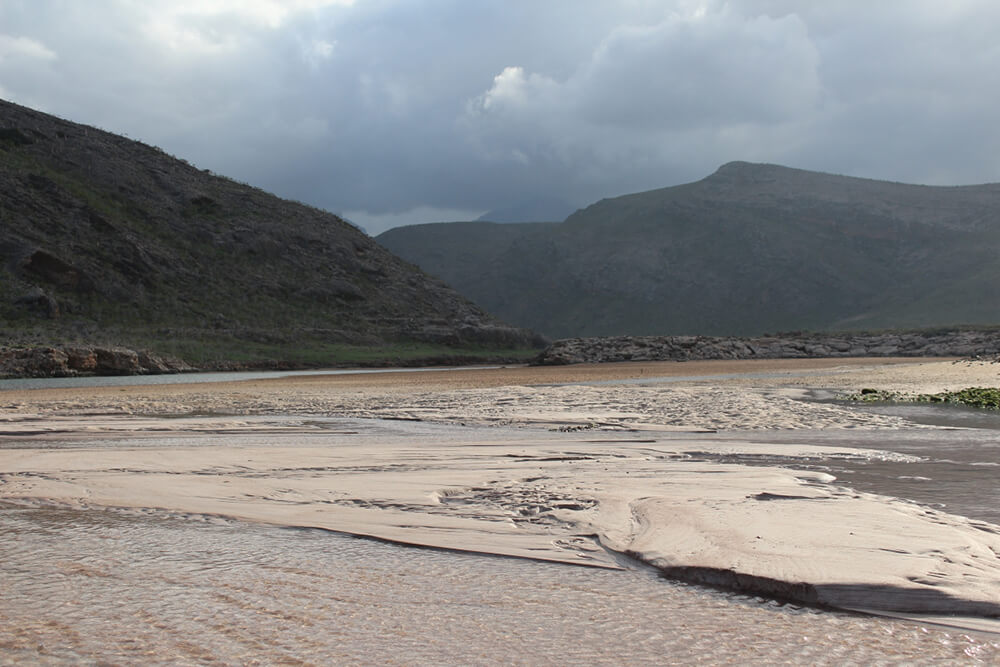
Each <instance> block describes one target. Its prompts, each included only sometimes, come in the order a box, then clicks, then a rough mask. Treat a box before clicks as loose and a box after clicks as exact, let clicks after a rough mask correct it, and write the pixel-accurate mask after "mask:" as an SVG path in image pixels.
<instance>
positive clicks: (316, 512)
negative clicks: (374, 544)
mask: <svg viewBox="0 0 1000 667" xmlns="http://www.w3.org/2000/svg"><path fill="white" fill-rule="evenodd" d="M998 382H1000V366H997V365H994V364H987V363H966V362H955V361H953V360H943V361H914V360H786V361H769V362H747V361H743V362H687V363H657V364H609V365H601V366H573V367H554V368H504V369H491V370H480V371H469V370H463V371H459V372H447V371H441V372H427V373H419V374H413V373H398V374H396V373H386V374H377V375H366V376H361V375H358V376H351V375H338V376H329V377H324V376H307V377H299V378H286V379H280V380H271V381H250V382H243V383H225V384H218V385H205V384H200V385H170V386H156V387H152V386H150V387H128V388H123V387H114V388H100V389H97V388H92V389H85V390H84V389H61V390H47V389H46V390H32V391H19V392H13V391H5V392H2V393H0V410H2V414H3V416H2V418H0V432H2V434H3V435H0V499H7V500H8V501H14V502H19V503H29V504H30V503H49V504H51V503H58V504H61V505H63V506H66V507H73V508H86V507H129V508H160V509H164V510H170V511H175V512H176V511H180V512H189V513H195V514H208V515H219V516H226V517H234V518H239V519H245V520H250V521H255V522H263V523H271V524H275V525H280V526H301V527H319V528H326V529H332V530H337V531H343V532H347V533H354V534H359V535H370V536H375V537H379V538H384V539H390V540H396V541H400V542H404V543H412V544H421V545H431V546H439V547H447V548H451V549H457V550H466V551H473V552H483V553H492V554H505V555H513V556H520V557H529V558H535V559H541V560H553V561H557V562H566V563H574V564H586V565H592V566H595V567H601V568H618V567H621V561H620V559H619V558H618V556H617V555H616V554H628V555H631V556H635V557H637V558H639V559H641V560H643V561H645V562H647V563H650V564H652V565H654V566H656V567H658V568H660V569H661V570H663V571H665V572H667V573H668V574H670V575H672V576H675V577H679V578H684V579H688V580H692V581H700V582H705V583H710V584H716V585H721V586H726V587H730V588H737V589H745V590H753V591H757V592H761V593H765V594H768V595H774V596H777V597H782V598H792V599H796V600H800V601H803V602H808V603H814V604H827V605H832V606H837V607H842V608H855V609H873V610H879V611H883V612H894V613H903V614H910V615H914V614H928V615H938V616H939V615H948V614H960V615H963V616H966V617H980V618H979V619H976V620H973V619H971V618H964V619H954V618H952V619H947V620H948V622H951V623H957V624H959V625H963V626H966V627H971V626H979V627H993V626H991V625H990V621H989V619H990V618H992V617H996V616H998V615H1000V576H998V575H1000V559H998V557H997V554H998V553H1000V528H998V527H997V526H995V525H992V524H990V523H987V522H985V521H980V520H975V519H967V518H964V517H961V516H956V515H952V514H947V513H945V512H942V511H938V510H936V509H933V508H929V507H925V506H921V505H918V504H914V503H911V502H904V501H901V500H898V499H894V498H891V497H885V496H880V495H877V494H874V493H863V492H858V491H855V490H852V489H849V488H844V487H841V486H839V485H838V484H837V483H836V480H834V479H833V478H832V476H830V475H828V474H825V473H821V472H816V471H805V470H801V469H799V470H797V469H795V468H794V467H793V466H792V464H794V462H795V461H797V460H801V459H805V458H811V459H817V458H828V459H829V458H838V459H841V460H851V459H852V457H853V458H854V459H856V460H859V461H860V460H886V461H892V460H894V459H898V458H899V457H901V456H902V455H900V454H897V453H893V452H890V451H885V450H881V449H878V448H869V449H857V448H851V447H838V446H833V445H829V446H828V445H822V444H820V445H816V444H802V443H795V442H788V441H787V439H782V438H775V440H776V441H775V442H767V441H766V440H767V438H766V433H768V432H772V431H773V432H776V433H777V432H782V433H785V432H788V431H789V430H791V429H798V430H801V431H803V432H827V431H846V430H860V431H865V432H869V431H885V432H887V433H891V432H904V431H913V430H919V429H930V428H933V427H931V426H927V425H920V424H916V423H913V422H909V421H907V420H905V419H903V418H901V417H899V416H894V415H886V414H873V413H868V412H864V411H859V410H855V409H851V408H848V407H844V406H840V405H834V404H825V403H816V402H809V401H804V400H801V399H802V398H803V397H805V396H806V395H808V394H809V393H810V392H812V391H814V390H815V389H817V388H819V389H824V390H828V391H837V390H848V389H859V388H861V387H869V386H870V387H876V388H880V389H893V390H904V391H940V390H942V389H955V388H961V387H966V386H974V385H997V384H998ZM740 432H746V433H756V434H758V435H763V436H764V437H754V438H752V439H751V438H746V439H740V437H739V433H740ZM733 455H739V456H741V457H743V458H744V459H746V458H748V457H750V458H752V457H755V456H757V457H762V458H767V460H768V461H770V462H771V463H770V464H769V465H767V466H759V465H744V464H735V463H731V462H721V461H722V459H724V458H725V457H726V456H733ZM903 458H904V459H905V456H904V457H903ZM781 461H785V462H787V463H788V464H789V465H788V466H787V467H786V466H783V465H781V464H780V462H781ZM774 462H778V463H777V464H775V463H774Z"/></svg>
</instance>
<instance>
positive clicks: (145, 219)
mask: <svg viewBox="0 0 1000 667" xmlns="http://www.w3.org/2000/svg"><path fill="white" fill-rule="evenodd" d="M26 128H30V129H26ZM0 157H2V158H3V159H2V160H0V191H2V192H3V193H4V197H3V202H2V209H0V215H2V220H0V222H2V224H0V329H2V330H4V331H6V332H7V334H8V335H7V337H6V338H5V339H4V341H3V342H4V343H5V344H8V345H10V344H18V343H25V344H41V345H58V344H60V343H66V344H75V345H88V344H90V345H98V344H100V345H122V346H126V347H132V348H136V349H139V348H143V349H150V350H152V351H156V352H160V353H164V354H169V355H172V356H175V357H179V358H181V359H184V360H186V361H189V362H190V363H192V364H195V365H203V364H219V365H222V364H225V363H227V362H231V363H252V364H266V363H268V362H274V363H276V364H282V363H284V364H292V365H308V366H316V365H344V364H350V363H356V364H361V363H383V362H385V363H388V362H391V361H392V360H396V359H398V360H400V361H401V362H407V361H410V360H414V359H418V358H424V357H437V356H442V355H445V356H447V355H451V356H454V357H455V358H459V357H465V356H470V357H476V358H479V357H490V356H493V354H494V352H495V353H496V354H497V355H502V356H505V357H507V356H510V354H512V352H511V351H512V350H521V354H523V356H529V355H531V354H533V353H534V351H535V348H536V347H538V346H539V345H540V344H541V342H542V341H541V339H539V338H537V337H533V336H532V335H531V334H530V332H526V331H524V330H521V329H515V328H513V327H510V326H507V325H505V324H503V323H501V322H499V321H497V320H496V319H494V318H493V317H491V316H490V315H489V314H487V313H486V312H484V311H483V310H482V309H480V308H479V307H477V306H476V305H475V304H473V303H471V302H469V301H468V300H467V299H465V298H463V297H462V296H460V295H459V294H457V293H456V292H455V291H454V290H452V289H451V288H450V287H448V286H447V285H445V284H444V283H442V282H441V281H440V280H436V279H434V278H431V277H430V276H428V275H426V274H424V273H423V272H421V271H420V270H418V269H417V268H416V267H414V266H412V265H410V264H407V263H406V262H403V261H401V260H399V259H398V258H397V257H395V256H394V255H392V254H391V253H389V252H388V251H387V250H385V249H384V248H382V247H381V246H379V245H378V244H377V243H375V242H374V241H373V240H372V239H371V238H370V237H368V236H366V235H365V234H363V233H362V232H360V231H359V230H357V229H356V228H355V227H353V226H351V225H349V224H347V223H345V222H344V221H342V220H341V219H340V218H338V217H336V216H334V215H333V214H331V213H326V212H323V211H320V210H318V209H316V208H312V207H308V206H303V205H301V204H296V203H294V202H289V201H285V200H281V199H279V198H277V197H275V196H273V195H270V194H267V193H266V192H263V191H261V190H259V189H256V188H252V187H248V186H245V185H241V184H239V183H236V182H234V181H232V180H230V179H226V178H220V177H218V176H215V175H212V174H210V173H207V172H205V171H202V170H200V169H196V168H194V167H192V166H190V165H187V164H186V163H184V162H183V161H181V160H177V159H175V158H172V157H170V156H168V155H166V154H165V153H163V152H162V151H159V150H156V149H154V148H151V147H149V146H146V145H144V144H140V143H138V142H134V141H130V140H127V139H124V138H122V137H119V136H115V135H112V134H108V133H105V132H102V131H100V130H96V129H94V128H87V127H85V126H81V125H75V124H73V123H69V122H67V121H63V120H60V119H57V118H54V117H52V116H47V115H45V114H42V113H39V112H35V111H32V110H30V109H26V108H24V107H19V106H17V105H14V104H10V103H6V102H2V101H0ZM161 332H162V333H161Z"/></svg>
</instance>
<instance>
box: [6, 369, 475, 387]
mask: <svg viewBox="0 0 1000 667" xmlns="http://www.w3.org/2000/svg"><path fill="white" fill-rule="evenodd" d="M487 368H495V366H461V367H458V368H444V367H434V368H350V369H342V370H336V369H330V370H318V371H231V372H219V373H167V374H163V375H96V376H85V377H67V378H5V379H0V391H5V390H14V389H60V388H61V389H65V388H70V387H135V386H142V385H155V384H201V383H205V382H240V381H245V380H274V379H277V378H286V377H299V376H307V375H357V374H363V373H367V374H372V373H420V372H426V371H462V370H483V369H487Z"/></svg>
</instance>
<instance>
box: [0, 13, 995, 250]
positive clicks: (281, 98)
mask: <svg viewBox="0 0 1000 667" xmlns="http://www.w3.org/2000/svg"><path fill="white" fill-rule="evenodd" d="M998 20H1000V6H997V7H996V8H995V5H994V3H991V2H987V1H985V0H983V1H979V2H971V1H969V2H949V3H940V2H929V1H921V0H913V1H912V2H905V3H904V2H898V3H897V2H886V3H871V2H854V1H851V0H845V1H841V2H835V3H832V2H800V1H796V2H792V1H790V0H786V1H783V0H756V1H755V0H747V1H745V2H729V3H726V2H721V1H704V2H698V1H696V0H688V1H684V0H677V1H674V2H646V1H642V0H633V1H631V2H628V1H626V2H619V3H607V2H598V1H596V0H595V1H594V2H585V1H573V2H569V1H563V2H528V1H500V0H497V1H495V2H490V1H485V0H484V1H482V2H467V1H464V0H453V1H445V0H436V1H426V2H417V1H412V0H406V1H403V0H396V1H388V0H357V1H356V2H353V3H349V2H330V1H329V0H288V1H279V0H258V1H256V2H251V1H248V0H243V1H238V0H200V1H195V0H190V1H184V0H173V1H170V2H167V1H166V0H164V1H162V2H154V1H150V2H141V3H136V2H126V1H125V0H94V1H93V2H87V3H79V2H57V1H55V0H52V1H46V0H31V1H27V0H25V1H20V2H19V1H17V0H13V1H12V0H5V1H4V2H2V3H0V96H3V97H5V98H6V99H11V100H13V101H16V102H19V103H22V104H27V105H29V106H35V107H38V108H41V109H43V110H46V111H50V112H52V113H56V114H58V115H61V116H64V117H67V118H71V119H74V120H79V121H81V122H87V123H92V124H96V125H99V126H101V127H104V128H106V129H110V130H113V131H118V132H123V133H127V134H128V135H129V136H132V137H134V138H139V139H142V140H144V141H147V142H149V143H153V144H157V145H160V146H162V147H163V148H165V149H166V150H167V151H169V152H171V153H174V154H176V155H178V156H181V157H185V158H187V159H189V160H191V161H192V162H194V163H196V164H198V165H199V166H202V167H207V168H211V169H213V170H215V171H218V172H220V173H224V174H227V175H230V176H233V177H235V178H238V179H241V180H245V181H248V182H251V183H253V184H255V185H258V186H260V187H263V188H265V189H269V190H273V191H276V192H277V193H279V194H281V195H283V196H288V197H293V198H297V199H301V200H304V201H307V202H309V203H312V204H315V205H318V206H322V207H324V208H327V209H330V210H334V211H340V212H346V213H348V214H349V215H351V216H352V217H354V218H355V219H358V220H359V221H360V222H362V223H363V224H367V225H368V226H369V229H370V231H373V232H377V231H380V228H381V227H384V226H385V225H388V224H400V223H404V222H411V221H412V222H422V221H426V220H427V219H433V218H434V217H435V216H442V217H443V216H446V215H452V216H464V215H466V214H468V215H469V216H472V214H473V213H477V212H481V211H484V210H487V209H492V208H499V207H503V206H509V205H511V204H514V203H517V202H518V201H520V200H530V199H534V198H538V197H540V196H544V197H557V198H561V199H565V200H569V201H571V202H574V203H576V204H580V205H582V204H586V203H589V202H590V201H593V200H595V199H598V198H600V197H604V196H609V195H614V194H621V193H625V192H632V191H637V190H641V189H647V188H654V187H661V186H665V185H670V184H675V183H678V182H682V181H685V180H693V179H696V178H700V177H702V176H704V175H706V174H707V173H710V172H711V171H712V170H713V169H714V168H715V167H717V166H718V165H719V164H721V163H723V162H727V161H729V160H736V159H741V160H753V161H769V162H778V163H783V164H788V165H791V166H799V167H804V168H809V169H819V170H824V171H832V172H837V173H847V174H853V175H859V176H870V177H876V178H887V179H892V180H901V181H917V182H928V183H942V184H952V183H967V182H968V183H971V182H984V181H991V180H993V181H995V180H1000V159H998V157H997V156H998V155H1000V153H998V151H997V149H998V148H1000V147H998V145H997V143H998V142H997V135H996V133H995V132H994V130H993V125H994V121H993V115H994V114H993V112H992V110H993V109H995V108H996V107H997V102H998V101H1000V100H998V99H997V98H998V96H1000V95H998V91H997V87H996V85H995V84H994V83H993V80H994V78H995V74H994V73H995V71H997V66H998V65H1000V49H998V47H997V46H995V44H994V43H995V39H993V37H992V34H993V28H994V27H995V26H996V25H997V24H998ZM408 211H414V213H413V214H412V216H413V217H412V218H408V217H407V215H406V213H407V212H408Z"/></svg>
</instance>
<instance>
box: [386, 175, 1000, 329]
mask: <svg viewBox="0 0 1000 667" xmlns="http://www.w3.org/2000/svg"><path fill="white" fill-rule="evenodd" d="M378 240H379V241H380V242H382V243H383V244H384V245H385V246H386V247H388V248H389V249H390V250H392V251H393V252H396V253H397V254H399V255H400V256H402V257H404V258H405V259H408V260H410V261H412V262H414V263H416V264H418V265H419V266H421V267H422V268H423V269H424V270H426V271H428V272H429V273H432V274H434V275H437V276H439V277H441V278H443V279H444V280H446V281H447V282H448V283H449V284H451V285H453V286H454V287H455V288H456V289H458V290H459V291H461V292H462V293H463V294H465V295H467V296H469V297H470V298H472V299H474V300H475V301H476V302H477V303H480V304H482V305H483V306H484V307H485V308H487V309H489V310H490V311H491V312H494V313H496V314H497V315H498V316H500V317H503V318H504V319H506V320H507V321H510V322H514V323H516V324H519V325H521V326H528V327H531V328H533V329H535V330H537V331H540V332H542V333H544V334H546V335H548V336H551V337H553V338H558V337H571V336H605V335H646V334H702V335H755V334H761V333H764V332H767V331H789V330H800V329H809V330H838V329H839V330H844V329H872V328H916V327H928V326H947V325H954V324H992V323H996V322H1000V291H998V290H996V289H994V287H993V286H994V285H996V284H997V283H998V281H1000V259H998V258H1000V185H978V186H963V187H929V186H918V185H906V184H901V183H890V182H884V181H875V180H869V179H860V178H850V177H844V176H836V175H831V174H822V173H816V172H809V171H803V170H798V169H789V168H787V167H781V166H778V165H767V164H748V163H741V162H736V163H730V164H727V165H724V166H723V167H721V168H720V169H719V170H718V171H717V172H716V173H714V174H712V175H711V176H709V177H707V178H705V179H703V180H701V181H698V182H695V183H689V184H686V185H680V186H676V187H670V188H663V189H660V190H654V191H650V192H643V193H638V194H633V195H626V196H623V197H618V198H615V199H607V200H602V201H600V202H597V203H595V204H593V205H591V206H589V207H587V208H585V209H582V210H580V211H577V212H576V213H574V214H573V215H571V216H570V217H569V218H567V219H566V221H565V222H563V223H561V224H555V225H552V224H548V225H530V224H528V225H506V226H504V227H503V228H501V229H498V228H497V227H496V226H494V225H488V224H486V223H478V224H475V225H474V224H469V223H448V224H441V225H423V226H418V227H403V228H398V229H394V230H390V231H388V232H386V233H384V234H382V235H381V236H379V237H378Z"/></svg>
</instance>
